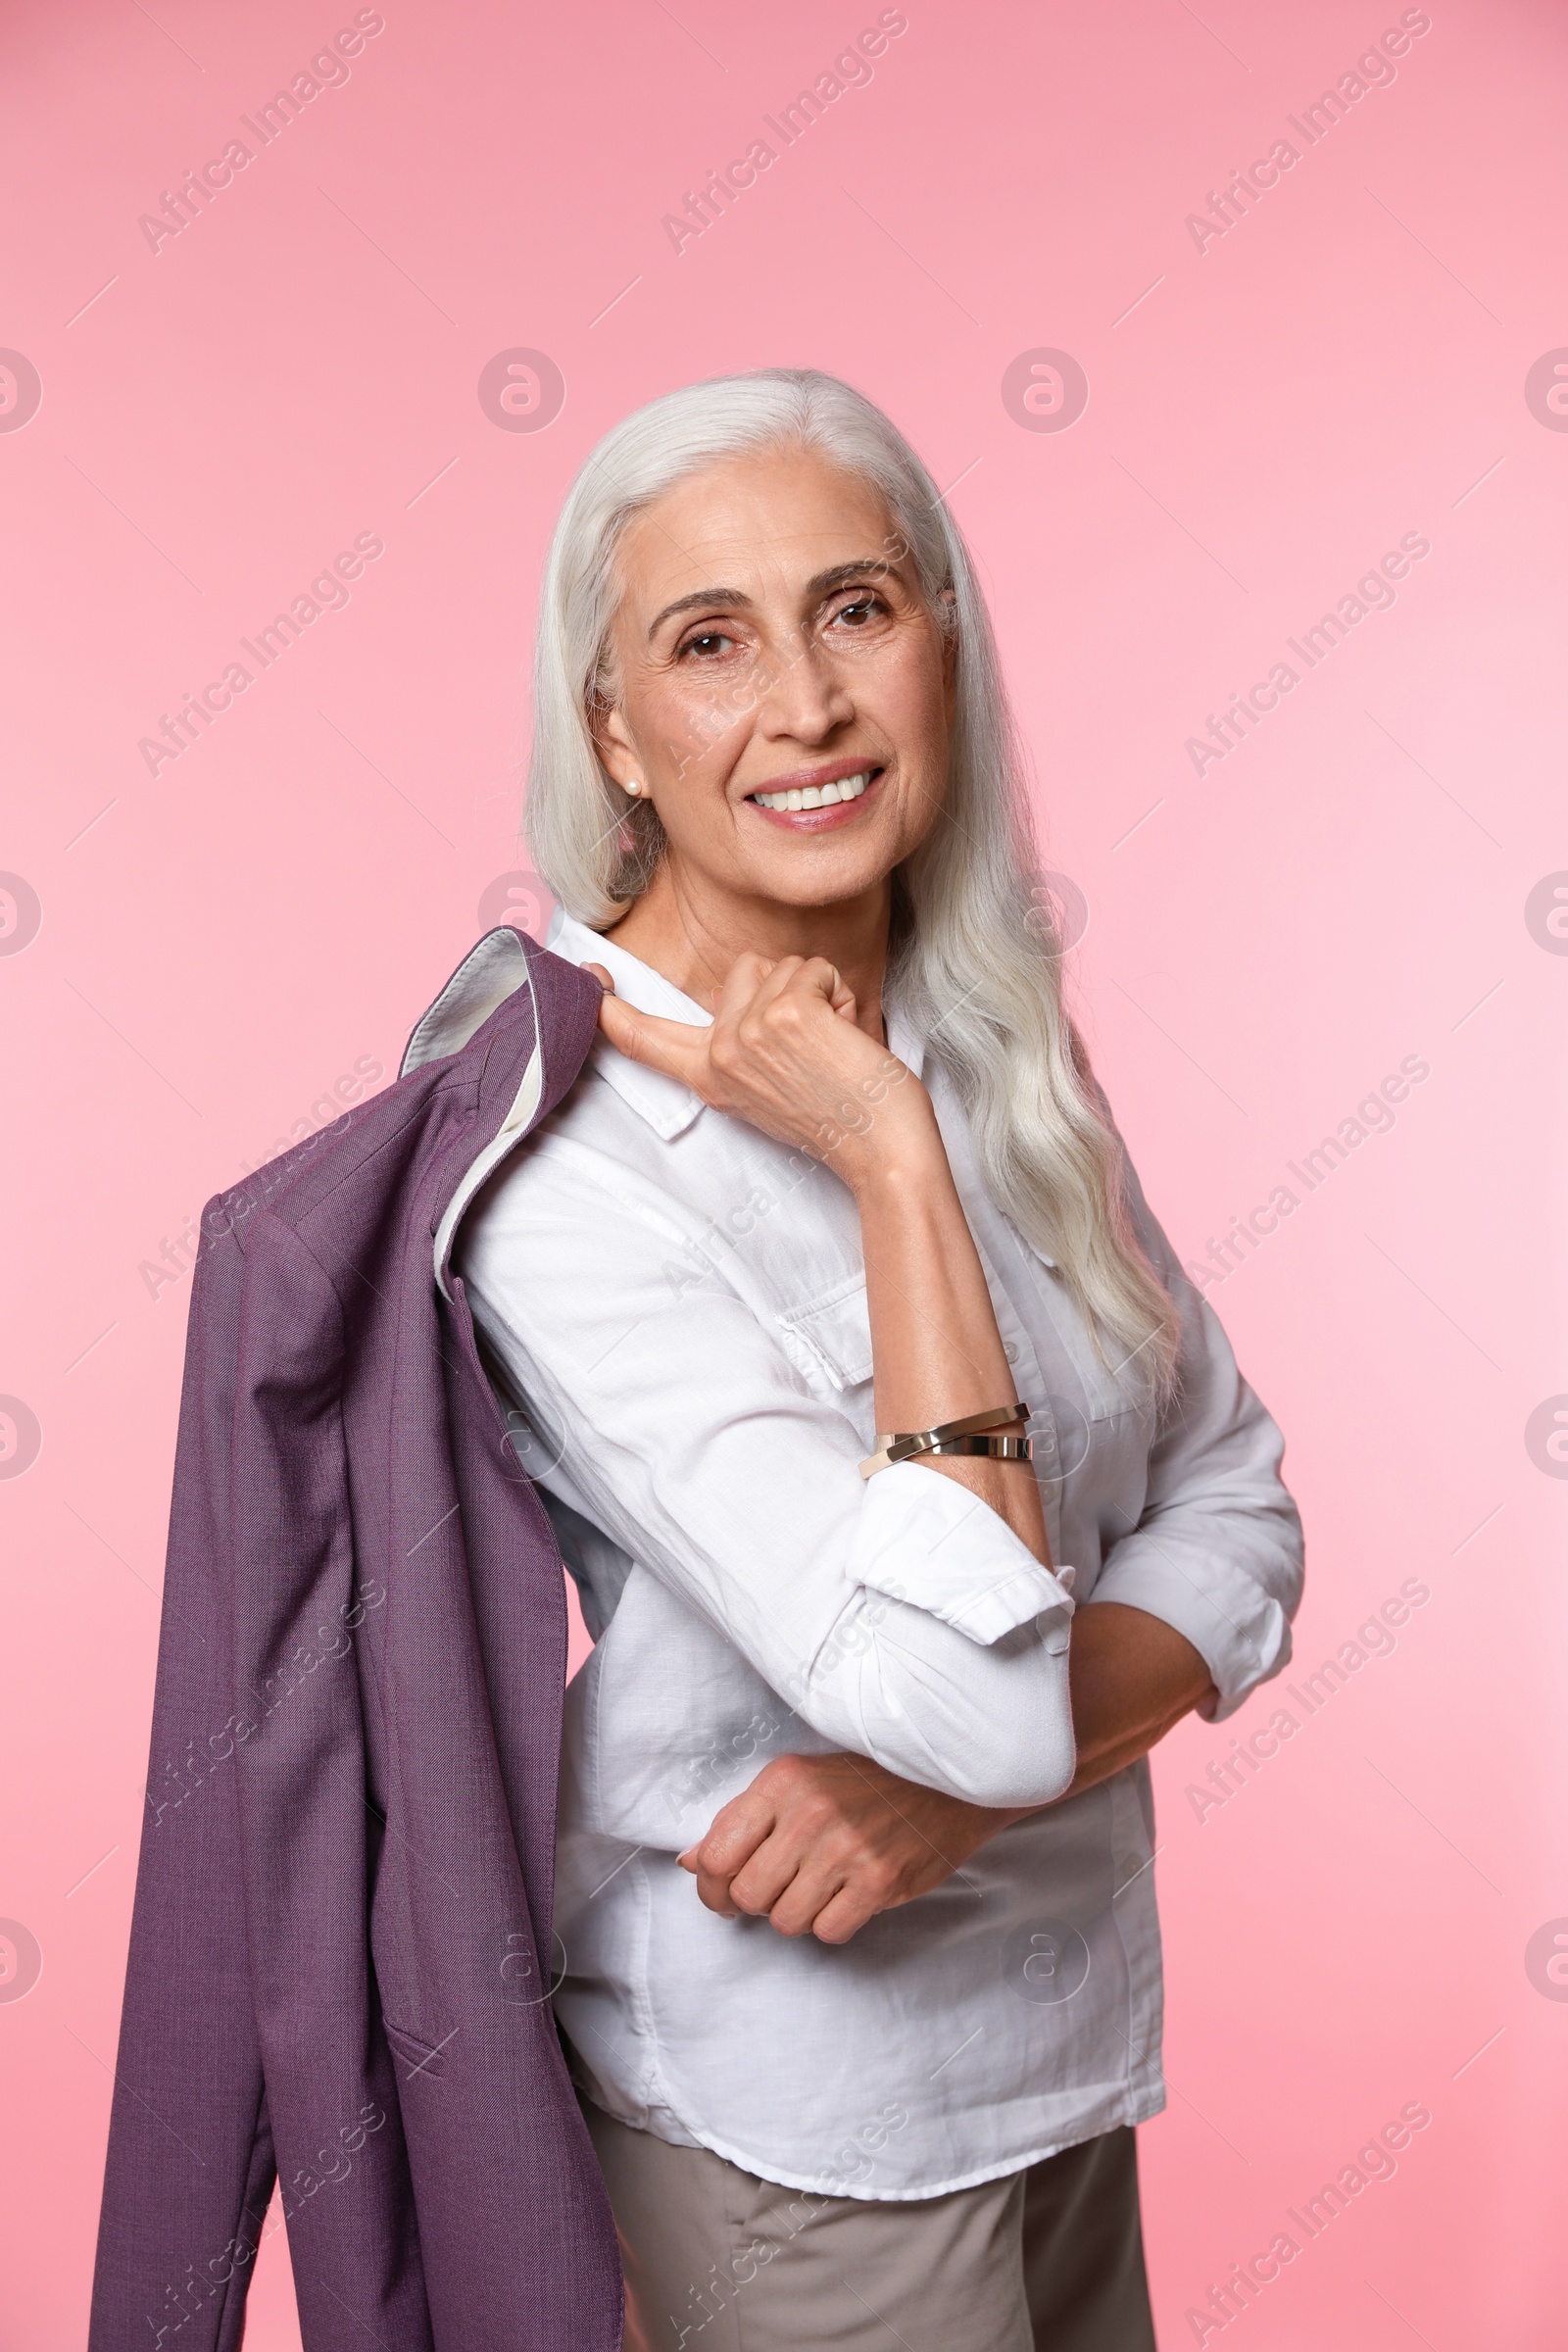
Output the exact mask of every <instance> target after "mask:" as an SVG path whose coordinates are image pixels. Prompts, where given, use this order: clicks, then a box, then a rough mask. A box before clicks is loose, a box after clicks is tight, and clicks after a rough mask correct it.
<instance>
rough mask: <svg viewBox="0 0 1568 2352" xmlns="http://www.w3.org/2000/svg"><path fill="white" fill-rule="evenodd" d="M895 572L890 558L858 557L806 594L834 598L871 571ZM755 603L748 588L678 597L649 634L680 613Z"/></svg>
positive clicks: (821, 576) (824, 574)
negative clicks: (709, 607)
mask: <svg viewBox="0 0 1568 2352" xmlns="http://www.w3.org/2000/svg"><path fill="white" fill-rule="evenodd" d="M892 569H893V566H892V564H890V563H889V562H888V559H887V557H886V556H858V557H857V559H856V561H855V562H854V563H853V564H834V566H833V568H832V570H831V571H819V572H818V573H817V574H816V577H815V578H814V579H810V580H808V581H807V583H806V593H807V595H808V596H831V595H832V593H833V591H834V589H835V588H843V587H845V586H847V584H848V583H849V582H850V581H851V580H860V579H863V578H864V577H865V575H866V573H867V572H868V571H874V572H881V573H882V574H883V575H884V577H885V576H886V574H887V573H888V572H890V571H891V570H892ZM751 603H752V600H751V598H750V597H749V596H748V595H747V594H746V591H745V589H744V588H694V589H693V590H692V593H691V594H690V596H677V597H676V599H675V601H674V603H673V604H671V605H666V606H665V607H664V609H663V611H662V613H655V614H654V617H653V619H652V620H651V621H650V622H649V623H648V634H649V636H650V637H652V636H653V635H654V634H655V633H656V632H657V631H658V630H659V629H661V628H662V626H663V624H664V622H665V621H666V620H670V619H672V618H673V617H674V615H675V614H676V613H690V612H692V611H693V610H694V609H695V608H696V607H697V606H698V605H708V606H717V605H722V606H723V607H725V609H726V610H728V611H734V610H736V609H737V608H745V609H746V610H748V611H749V610H750V609H751Z"/></svg>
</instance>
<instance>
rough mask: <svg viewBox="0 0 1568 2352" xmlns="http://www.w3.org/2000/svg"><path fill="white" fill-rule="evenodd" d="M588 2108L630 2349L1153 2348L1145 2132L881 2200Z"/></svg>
mask: <svg viewBox="0 0 1568 2352" xmlns="http://www.w3.org/2000/svg"><path fill="white" fill-rule="evenodd" d="M583 2114H584V2117H585V2118H586V2120H587V2124H588V2129H589V2131H590V2132H591V2133H592V2135H593V2142H594V2146H595V2148H596V2149H597V2150H598V2153H599V2161H600V2164H601V2165H602V2166H603V2168H604V2174H605V2180H606V2181H607V2182H608V2184H609V2188H610V2201H611V2204H612V2206H613V2209H614V2215H615V2224H616V2228H617V2229H618V2230H619V2234H620V2252H621V2260H622V2262H623V2264H624V2265H625V2271H626V2352H818V2348H819V2347H821V2348H826V2347H832V2348H833V2352H899V2347H900V2346H901V2345H903V2346H904V2347H905V2352H1153V2346H1154V2329H1153V2323H1152V2319H1151V2317H1150V2310H1149V2288H1148V2284H1147V2282H1146V2279H1145V2277H1144V2246H1143V2230H1142V2227H1141V2224H1140V2220H1139V2212H1138V2158H1137V2152H1136V2142H1135V2139H1134V2135H1133V2133H1132V2131H1128V2130H1122V2131H1106V2132H1104V2133H1103V2134H1102V2135H1101V2136H1100V2137H1099V2138H1098V2139H1091V2140H1086V2141H1084V2143H1083V2144H1082V2145H1081V2146H1079V2147H1075V2148H1065V2149H1063V2151H1062V2153H1061V2154H1060V2155H1059V2156H1048V2157H1047V2158H1046V2160H1045V2161H1044V2163H1041V2164H1035V2165H1031V2166H1030V2167H1029V2169H1028V2171H1027V2172H1022V2173H1012V2174H1010V2175H1009V2176H1008V2177H1007V2178H1006V2179H1005V2180H988V2181H985V2182H983V2183H982V2184H981V2186H979V2187H978V2188H960V2189H956V2190H955V2191H954V2192H953V2193H952V2194H951V2195H949V2196H945V2197H923V2198H919V2199H916V2200H913V2201H911V2202H908V2203H902V2202H901V2203H895V2202H892V2201H884V2202H881V2203H878V2202H875V2201H872V2200H870V2199H866V2198H862V2197H826V2196H817V2195H815V2194H812V2193H809V2192H807V2191H806V2190H803V2189H793V2188H781V2187H780V2186H779V2185H778V2184H777V2182H776V2181H772V2180H759V2179H758V2177H757V2175H756V2174H755V2173H747V2172H743V2171H742V2170H741V2168H740V2166H739V2165H735V2164H728V2163H726V2162H725V2160H724V2158H723V2157H722V2156H715V2155H713V2154H712V2153H711V2150H710V2149H708V2148H677V2147H672V2146H671V2145H670V2144H669V2142H668V2141H667V2140H662V2139H656V2138H654V2136H653V2134H652V2133H651V2132H648V2131H633V2130H632V2129H631V2128H630V2127H629V2126H628V2125H626V2124H619V2123H616V2122H614V2121H613V2118H612V2117H610V2116H608V2115H606V2114H605V2113H604V2111H603V2110H602V2109H601V2108H598V2107H595V2106H593V2105H592V2104H591V2103H590V2102H589V2101H587V2100H584V2102H583Z"/></svg>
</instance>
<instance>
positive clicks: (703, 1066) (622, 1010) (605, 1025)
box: [599, 975, 709, 1094]
mask: <svg viewBox="0 0 1568 2352" xmlns="http://www.w3.org/2000/svg"><path fill="white" fill-rule="evenodd" d="M607 976H608V975H607ZM599 1026H600V1028H601V1029H602V1030H603V1031H604V1033H605V1035H606V1037H608V1038H609V1040H610V1042H611V1044H612V1045H613V1047H614V1048H615V1051H616V1052H617V1053H618V1054H625V1056H626V1058H627V1060H628V1061H640V1062H644V1063H646V1065H647V1066H648V1068H649V1069H651V1070H662V1071H663V1072H664V1074H665V1076H666V1077H669V1078H678V1079H679V1080H680V1081H681V1083H682V1085H683V1086H691V1087H695V1088H696V1090H697V1092H698V1093H699V1094H702V1093H703V1092H704V1086H705V1082H706V1079H707V1076H708V1039H709V1031H708V1029H707V1028H706V1026H705V1027H703V1028H701V1029H699V1028H697V1027H696V1026H695V1025H694V1024H693V1023H692V1022H690V1021H666V1020H663V1019H662V1018H661V1017H660V1015H659V1014H658V1013H653V1012H638V1011H637V1010H636V1009H635V1007H634V1006H632V1005H624V1004H622V1002H621V1000H620V999H619V997H617V996H613V995H612V996H607V997H605V998H604V999H603V1000H602V1001H601V1004H600V1006H599Z"/></svg>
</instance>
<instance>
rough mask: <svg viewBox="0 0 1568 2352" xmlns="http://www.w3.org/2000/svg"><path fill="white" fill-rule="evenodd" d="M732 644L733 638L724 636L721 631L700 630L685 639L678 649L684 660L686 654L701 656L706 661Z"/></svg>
mask: <svg viewBox="0 0 1568 2352" xmlns="http://www.w3.org/2000/svg"><path fill="white" fill-rule="evenodd" d="M734 642H735V640H734V639H733V637H727V636H725V634H724V632H723V631H722V630H721V629H702V630H700V631H699V632H698V634H697V635H696V636H695V637H688V638H687V640H686V642H685V644H684V645H683V646H682V647H681V649H680V650H681V656H682V658H683V659H684V657H685V656H686V655H687V654H701V655H702V656H703V658H704V659H705V660H707V659H709V658H710V657H711V656H712V655H714V654H716V653H718V652H719V651H720V649H721V648H722V647H724V646H726V645H733V644H734Z"/></svg>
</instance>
